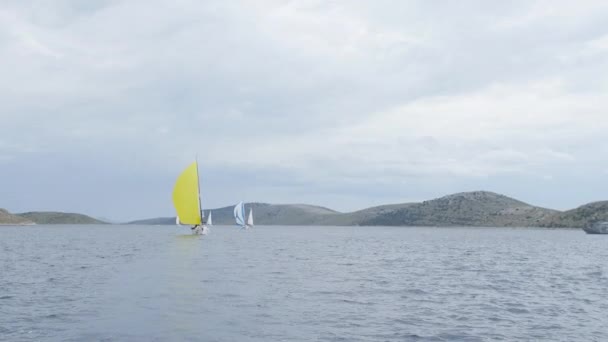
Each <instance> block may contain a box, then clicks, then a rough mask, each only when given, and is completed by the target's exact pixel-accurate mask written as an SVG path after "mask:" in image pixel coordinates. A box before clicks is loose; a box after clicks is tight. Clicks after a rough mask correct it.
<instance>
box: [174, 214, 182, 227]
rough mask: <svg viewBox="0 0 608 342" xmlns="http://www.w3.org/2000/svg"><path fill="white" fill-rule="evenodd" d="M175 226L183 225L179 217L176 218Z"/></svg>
mask: <svg viewBox="0 0 608 342" xmlns="http://www.w3.org/2000/svg"><path fill="white" fill-rule="evenodd" d="M175 224H176V225H178V226H181V225H182V224H181V223H179V216H175Z"/></svg>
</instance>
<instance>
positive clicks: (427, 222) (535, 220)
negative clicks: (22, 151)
mask: <svg viewBox="0 0 608 342" xmlns="http://www.w3.org/2000/svg"><path fill="white" fill-rule="evenodd" d="M233 208H234V207H233V206H228V207H223V208H218V209H213V210H212V212H213V222H214V224H216V225H233V224H234V219H233ZM250 208H253V212H254V218H255V223H256V224H257V225H327V226H357V225H360V226H379V225H382V226H438V227H452V226H473V227H484V226H486V227H549V228H580V227H584V226H585V225H588V224H590V223H592V222H596V221H608V201H604V202H594V203H589V204H586V205H583V206H581V207H579V208H576V209H573V210H568V211H563V212H562V211H557V210H552V209H547V208H541V207H537V206H533V205H530V204H527V203H524V202H522V201H519V200H516V199H513V198H510V197H507V196H504V195H501V194H497V193H494V192H489V191H473V192H463V193H457V194H452V195H447V196H444V197H441V198H437V199H433V200H429V201H424V202H420V203H402V204H391V205H383V206H377V207H372V208H367V209H363V210H359V211H355V212H351V213H340V212H337V211H335V210H331V209H328V208H325V207H320V206H314V205H307V204H268V203H250V204H246V210H247V211H249V210H250ZM208 214H209V210H205V215H208ZM32 222H34V223H38V224H101V223H104V222H103V221H100V220H98V219H94V218H92V217H90V216H86V215H82V214H74V213H58V212H29V213H23V214H19V215H12V214H10V213H8V212H7V211H6V210H3V209H0V224H32ZM129 224H144V225H174V224H175V217H159V218H151V219H145V220H138V221H133V222H129Z"/></svg>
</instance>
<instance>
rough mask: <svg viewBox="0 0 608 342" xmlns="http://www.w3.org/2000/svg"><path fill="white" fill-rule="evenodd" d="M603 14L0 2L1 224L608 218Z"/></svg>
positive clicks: (599, 6) (566, 9) (263, 0)
mask: <svg viewBox="0 0 608 342" xmlns="http://www.w3.org/2000/svg"><path fill="white" fill-rule="evenodd" d="M606 18H608V2H606V1H595V0H581V1H577V2H573V1H561V0H544V1H533V0H525V1H508V2H507V1H467V0H463V1H440V0H436V1H433V0H431V1H429V0H420V1H401V0H393V1H388V0H374V1H369V0H367V1H363V0H348V1H347V0H344V1H337V0H335V1H330V0H324V1H321V0H301V1H296V0H291V1H289V0H256V1H249V0H234V1H219V0H218V1H201V0H87V1H80V0H53V1H49V0H37V1H36V0H3V1H2V2H0V207H4V208H7V209H8V210H9V211H11V212H23V211H31V210H57V211H70V212H81V213H85V214H89V215H93V216H95V217H104V218H110V219H114V220H131V219H138V218H145V217H155V216H171V215H174V210H173V207H172V204H171V192H172V188H173V184H174V182H175V179H176V177H177V175H178V174H179V173H180V172H181V171H182V170H183V169H184V168H185V167H186V166H187V165H188V164H189V163H191V162H192V161H193V160H194V159H195V158H196V157H197V156H198V160H199V164H200V175H201V192H202V197H203V206H204V207H206V208H214V207H220V206H226V205H231V204H234V203H236V202H238V201H240V200H244V201H257V202H269V203H310V204H316V205H322V206H327V207H330V208H333V209H336V210H340V211H351V210H357V209H362V208H365V207H369V206H374V205H380V204H386V203H401V202H410V201H420V200H428V199H432V198H436V197H440V196H443V195H446V194H450V193H454V192H462V191H473V190H488V191H494V192H498V193H502V194H505V195H508V196H512V197H515V198H517V199H520V200H523V201H525V202H528V203H531V204H534V205H539V206H544V207H549V208H555V209H570V208H574V207H577V206H579V205H582V204H584V203H587V202H591V201H597V200H608V182H606V181H605V180H606V178H607V177H608V157H607V156H608V154H607V153H608V134H607V133H608V93H607V91H608V21H607V20H606Z"/></svg>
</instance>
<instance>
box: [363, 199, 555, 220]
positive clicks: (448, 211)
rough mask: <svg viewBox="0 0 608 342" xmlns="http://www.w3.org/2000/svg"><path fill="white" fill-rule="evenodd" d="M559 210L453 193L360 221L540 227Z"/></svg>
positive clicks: (515, 201)
mask: <svg viewBox="0 0 608 342" xmlns="http://www.w3.org/2000/svg"><path fill="white" fill-rule="evenodd" d="M556 213H557V211H555V210H551V209H545V208H539V207H535V206H532V205H529V204H527V203H524V202H521V201H518V200H515V199H513V198H509V197H507V196H503V195H499V194H496V193H493V192H487V191H475V192H465V193H458V194H453V195H449V196H445V197H441V198H438V199H434V200H430V201H425V202H422V203H416V204H412V205H409V206H407V207H405V208H401V209H398V210H394V211H391V212H388V213H385V214H381V215H378V216H377V217H375V218H373V219H370V220H366V221H363V222H361V224H363V225H387V226H448V227H449V226H473V227H483V226H486V227H531V226H539V225H541V224H542V222H544V221H545V220H546V219H547V218H548V217H551V216H552V215H554V214H556Z"/></svg>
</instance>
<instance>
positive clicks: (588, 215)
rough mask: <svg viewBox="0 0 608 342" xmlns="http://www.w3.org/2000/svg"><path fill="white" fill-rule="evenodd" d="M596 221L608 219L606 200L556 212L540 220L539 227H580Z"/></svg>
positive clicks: (607, 203) (607, 202)
mask: <svg viewBox="0 0 608 342" xmlns="http://www.w3.org/2000/svg"><path fill="white" fill-rule="evenodd" d="M596 221H608V201H603V202H593V203H589V204H585V205H583V206H581V207H578V208H576V209H572V210H568V211H564V212H556V213H554V214H553V215H551V216H549V217H547V218H546V219H545V220H544V221H542V222H541V224H540V226H541V227H570V228H582V227H584V226H587V225H589V224H591V223H593V222H596Z"/></svg>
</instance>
